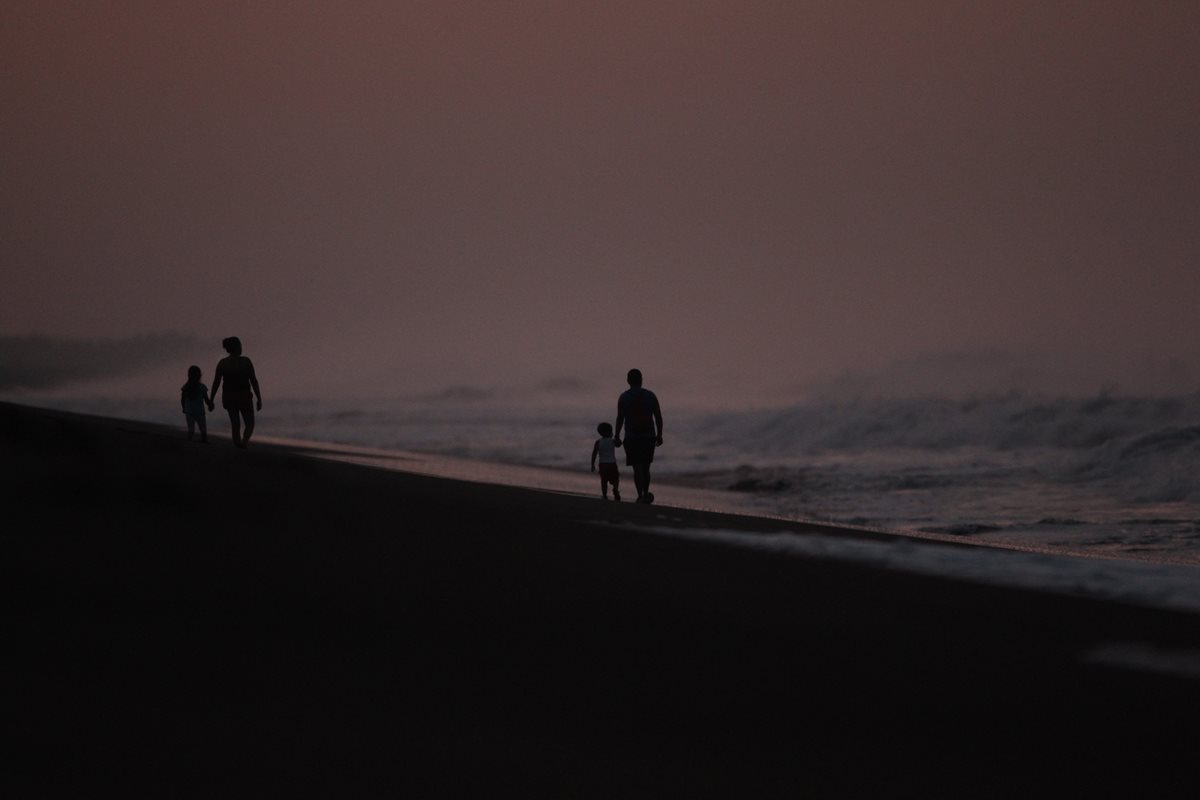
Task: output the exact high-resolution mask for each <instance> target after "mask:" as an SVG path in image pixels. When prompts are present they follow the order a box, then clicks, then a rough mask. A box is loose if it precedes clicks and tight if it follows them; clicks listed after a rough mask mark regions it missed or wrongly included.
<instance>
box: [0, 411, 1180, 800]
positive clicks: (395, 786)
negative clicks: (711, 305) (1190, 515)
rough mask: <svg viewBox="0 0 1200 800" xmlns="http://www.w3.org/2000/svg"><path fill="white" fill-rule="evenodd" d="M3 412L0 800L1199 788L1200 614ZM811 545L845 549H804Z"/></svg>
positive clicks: (765, 524)
mask: <svg viewBox="0 0 1200 800" xmlns="http://www.w3.org/2000/svg"><path fill="white" fill-rule="evenodd" d="M213 428H214V429H215V433H216V435H215V436H214V437H213V442H212V443H211V444H209V445H207V446H201V445H198V444H196V443H192V442H188V441H186V440H185V439H184V437H183V434H182V431H181V430H172V429H165V428H161V427H157V426H152V425H146V424H141V423H133V422H125V421H117V420H106V419H99V418H92V417H84V416H76V415H70V414H65V413H58V412H49V411H42V410H36V409H29V408H24V407H20V406H14V405H9V404H0V463H2V464H3V470H4V475H3V486H4V499H5V502H4V516H5V523H4V525H3V531H4V532H3V536H2V537H0V542H2V543H3V556H2V563H3V573H2V578H3V586H4V594H5V596H4V603H3V631H4V640H5V645H4V655H3V664H4V676H5V686H4V696H5V701H4V718H5V726H6V728H7V732H8V734H9V739H10V741H12V742H13V743H14V744H12V745H10V746H9V747H8V748H7V752H6V755H5V759H4V761H5V764H4V770H3V772H4V776H3V782H4V784H6V785H8V786H9V787H10V788H11V789H19V791H20V793H18V794H13V793H10V792H6V794H7V796H10V797H35V796H38V797H49V796H79V797H85V796H94V795H99V794H101V793H106V792H105V791H104V790H110V791H115V792H119V793H120V794H122V795H127V796H128V795H135V796H154V797H219V796H289V797H291V796H320V797H324V796H345V797H377V796H413V797H439V796H477V797H480V796H491V795H494V794H496V793H499V792H505V793H507V794H516V793H520V794H523V795H525V796H545V797H605V798H619V797H768V796H770V797H776V796H778V797H805V796H824V797H846V796H864V795H872V796H882V797H928V796H951V797H1013V796H1017V795H1025V796H1028V795H1033V796H1043V795H1057V796H1073V795H1077V794H1085V793H1086V794H1089V795H1108V794H1125V795H1127V796H1137V797H1165V796H1192V791H1194V785H1195V784H1194V760H1195V757H1196V752H1197V745H1200V716H1198V713H1197V712H1200V692H1198V690H1200V680H1196V679H1194V678H1188V677H1186V676H1176V677H1172V676H1169V675H1165V674H1158V673H1153V672H1143V671H1132V670H1124V669H1118V668H1114V667H1108V666H1102V665H1099V664H1096V663H1092V662H1090V661H1088V660H1086V659H1085V658H1083V654H1085V653H1087V652H1089V651H1090V650H1092V649H1093V648H1095V647H1097V646H1099V645H1103V644H1106V643H1124V642H1135V643H1139V644H1140V645H1143V646H1145V647H1148V648H1153V649H1156V650H1161V651H1169V652H1181V653H1189V652H1190V653H1193V654H1194V653H1195V651H1197V649H1200V615H1194V614H1188V613H1184V612H1172V611H1164V610H1154V609H1149V608H1138V607H1133V606H1127V605H1122V604H1119V603H1116V602H1109V601H1102V600H1097V599H1085V598H1079V597H1067V596H1061V595H1054V594H1048V593H1038V592H1031V591H1021V590H1016V589H1005V588H998V587H991V586H983V585H977V584H972V583H967V582H962V581H955V580H944V579H939V578H931V577H920V576H915V575H910V574H905V573H901V572H896V571H888V570H883V569H878V568H872V567H869V566H863V565H856V564H850V563H843V562H837V561H831V560H825V559H814V558H804V557H799V556H792V557H785V556H780V555H778V554H771V553H766V552H757V551H754V550H750V549H740V548H733V547H727V546H723V545H720V544H714V543H703V542H694V541H686V540H683V539H675V538H670V537H663V536H657V535H653V534H651V533H648V532H647V531H646V530H645V527H646V526H649V525H656V526H683V527H689V528H719V529H733V530H748V531H778V530H784V529H787V530H791V531H795V532H799V533H803V532H805V531H815V530H820V529H818V528H816V527H815V526H805V525H802V524H800V523H783V522H779V521H775V520H762V519H753V518H743V517H733V516H727V515H717V514H709V513H704V512H698V511H670V510H664V508H663V507H658V506H655V507H642V506H635V505H633V504H628V503H627V504H621V505H617V504H611V503H610V504H603V503H601V501H599V500H598V499H596V498H584V497H574V496H569V495H563V494H554V493H548V492H539V491H534V490H525V489H519V488H512V487H499V486H489V485H483V484H472V483H466V482H459V481H453V480H447V479H441V478H431V477H424V476H418V475H409V474H403V473H396V472H389V471H384V470H378V469H371V468H368V467H362V466H354V465H348V464H339V463H333V462H329V461H323V460H317V459H313V458H308V457H305V456H304V455H303V454H302V453H299V452H297V451H295V450H292V449H288V448H284V447H278V446H267V445H261V446H254V445H252V446H251V448H250V449H249V450H247V451H237V450H235V449H234V448H233V447H232V446H231V444H230V443H229V441H228V439H227V437H226V436H225V435H224V431H225V426H224V425H222V421H221V420H219V419H216V418H214V419H213ZM821 532H823V533H825V534H827V535H845V536H868V535H869V534H866V533H861V532H839V531H837V530H836V529H824V530H821Z"/></svg>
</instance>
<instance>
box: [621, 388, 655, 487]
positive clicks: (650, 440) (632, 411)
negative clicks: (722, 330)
mask: <svg viewBox="0 0 1200 800" xmlns="http://www.w3.org/2000/svg"><path fill="white" fill-rule="evenodd" d="M626 380H627V381H628V382H629V388H628V389H627V390H626V391H625V392H623V393H622V394H621V397H620V399H619V400H617V424H616V428H615V430H614V433H613V443H614V444H617V445H618V446H620V445H621V444H623V445H624V447H625V463H626V464H628V465H629V466H631V467H633V485H634V486H635V487H637V494H638V496H637V502H639V503H653V502H654V494H653V493H652V492H651V491H650V465H651V464H652V463H653V462H654V448H655V447H661V446H662V443H663V440H662V431H663V421H662V410H661V409H660V408H659V406H658V398H657V397H655V396H654V392H652V391H650V390H649V389H643V388H642V371H641V370H640V369H631V370H629V374H628V375H627V376H626ZM622 428H625V440H624V442H622V441H621V429H622Z"/></svg>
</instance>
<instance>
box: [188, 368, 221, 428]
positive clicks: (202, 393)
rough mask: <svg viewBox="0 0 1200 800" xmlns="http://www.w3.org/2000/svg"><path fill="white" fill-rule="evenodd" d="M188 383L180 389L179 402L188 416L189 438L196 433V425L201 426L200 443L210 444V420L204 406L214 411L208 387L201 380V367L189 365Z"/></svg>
mask: <svg viewBox="0 0 1200 800" xmlns="http://www.w3.org/2000/svg"><path fill="white" fill-rule="evenodd" d="M187 374H188V379H187V383H185V384H184V385H183V387H182V388H181V389H180V391H179V404H180V405H181V406H183V413H184V416H186V417H187V428H188V439H191V438H192V436H193V435H194V434H195V430H196V426H199V427H200V443H201V444H208V422H207V421H206V420H205V418H204V407H205V406H208V410H209V411H212V410H213V408H215V406H213V402H212V400H211V399H210V398H209V396H208V387H207V386H205V385H204V384H203V383H201V382H200V375H201V374H202V373H201V372H200V368H199V367H197V366H195V365H194V364H193V365H192V366H190V367H188V373H187Z"/></svg>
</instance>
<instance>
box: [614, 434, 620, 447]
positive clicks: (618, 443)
mask: <svg viewBox="0 0 1200 800" xmlns="http://www.w3.org/2000/svg"><path fill="white" fill-rule="evenodd" d="M620 446H621V440H620V439H619V438H617V437H616V436H614V437H613V447H620Z"/></svg>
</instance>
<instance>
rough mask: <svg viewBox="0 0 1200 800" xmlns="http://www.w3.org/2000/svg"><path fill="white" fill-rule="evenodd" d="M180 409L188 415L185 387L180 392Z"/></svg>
mask: <svg viewBox="0 0 1200 800" xmlns="http://www.w3.org/2000/svg"><path fill="white" fill-rule="evenodd" d="M179 408H180V410H181V411H183V413H185V414H186V413H187V387H186V386H184V387H183V388H182V389H180V390H179Z"/></svg>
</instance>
